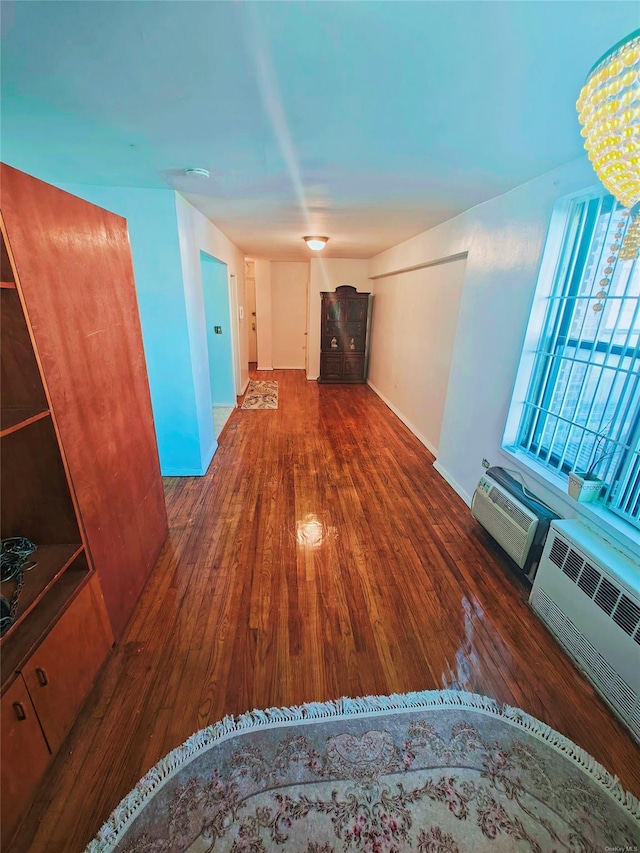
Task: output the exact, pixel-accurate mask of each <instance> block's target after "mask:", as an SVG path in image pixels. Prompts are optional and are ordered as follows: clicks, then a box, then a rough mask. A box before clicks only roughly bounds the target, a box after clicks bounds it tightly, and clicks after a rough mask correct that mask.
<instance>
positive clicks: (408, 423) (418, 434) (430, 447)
mask: <svg viewBox="0 0 640 853" xmlns="http://www.w3.org/2000/svg"><path fill="white" fill-rule="evenodd" d="M367 385H368V386H369V388H371V390H372V391H373V392H374V394H377V395H378V397H380V399H381V400H382V402H383V403H384V404H385V405H386V406H388V407H389V408H390V409H391V411H392V412H393V414H394V415H395V416H396V417H397V418H399V419H400V420H401V421H402V423H403V424H404V425H405V426H406V427H407V428H408V429H410V430H411V432H412V433H413V434H414V435H415V437H416V438H417V439H418V441H419V442H420V443H421V444H424V446H425V447H426V448H427V450H428V451H429V453H432V454H433V455H434V456H437V455H438V448H437V447H435V446H434V445H433V444H432V443H431V442H430V441H429V439H428V438H426V437H425V436H424V435H422V433H421V432H420V430H419V429H417V427H415V426H414V425H413V424H412V423H411V421H410V420H408V419H407V418H406V417H405V416H404V415H403V414H402V412H401V411H400V410H399V409H398V408H396V406H394V405H393V403H392V402H391V401H390V400H388V399H387V398H386V397H385V395H384V394H383V393H382V391H380V389H379V388H376V386H375V385H374V384H373V382H370V381H369V380H368V379H367Z"/></svg>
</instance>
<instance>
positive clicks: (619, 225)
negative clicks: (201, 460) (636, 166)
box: [517, 195, 640, 526]
mask: <svg viewBox="0 0 640 853" xmlns="http://www.w3.org/2000/svg"><path fill="white" fill-rule="evenodd" d="M627 223H628V214H627V212H626V211H625V210H624V209H623V208H621V207H620V206H619V205H618V204H617V202H616V201H615V199H614V198H613V197H612V196H610V195H600V196H593V195H590V196H585V197H583V198H579V199H574V200H573V201H572V202H571V205H570V207H569V211H568V217H567V220H566V226H565V231H564V239H563V241H562V247H561V251H560V256H559V260H558V263H557V265H556V274H555V280H554V283H553V287H552V288H551V291H550V293H549V294H548V296H546V297H545V298H544V302H545V310H544V320H543V322H542V325H541V329H540V336H539V340H538V345H537V347H536V349H535V352H534V353H533V360H532V365H533V367H532V371H531V378H530V382H529V388H528V392H527V395H526V398H525V401H524V404H523V408H522V416H521V419H520V426H519V429H518V436H517V446H518V449H519V450H521V451H524V452H525V453H526V454H527V455H528V456H530V457H532V458H534V459H535V460H536V461H537V462H538V463H539V464H542V465H543V466H545V467H546V468H548V469H551V470H552V471H554V472H555V473H558V474H568V473H569V472H570V471H572V470H576V471H586V470H588V469H589V467H590V466H591V465H593V464H594V463H595V468H594V471H593V473H594V474H596V475H597V476H598V477H600V478H601V479H602V480H603V481H604V483H605V486H604V489H603V494H602V496H601V500H604V502H605V503H606V505H607V506H608V508H609V509H611V510H612V511H614V512H616V513H619V514H620V515H622V516H623V517H624V518H625V519H627V520H628V521H630V522H632V523H634V524H636V525H638V526H640V270H639V269H638V264H637V261H634V260H621V259H620V258H619V254H618V253H619V249H620V245H621V241H622V240H623V239H624V235H625V231H626V227H627ZM529 355H531V354H529Z"/></svg>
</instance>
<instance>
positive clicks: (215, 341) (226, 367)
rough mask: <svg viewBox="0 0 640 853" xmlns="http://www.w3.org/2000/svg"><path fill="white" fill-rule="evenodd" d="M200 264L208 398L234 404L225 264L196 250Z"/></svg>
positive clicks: (227, 284) (216, 402) (219, 404)
mask: <svg viewBox="0 0 640 853" xmlns="http://www.w3.org/2000/svg"><path fill="white" fill-rule="evenodd" d="M200 266H201V270H202V293H203V295H204V313H205V322H206V326H207V348H208V351H209V380H210V383H211V402H212V404H213V405H214V406H235V405H236V391H235V386H234V382H233V351H232V348H231V315H230V312H229V280H228V270H227V265H226V264H223V263H222V262H221V261H217V260H215V259H214V258H212V257H210V256H209V255H206V254H205V253H204V252H200ZM216 326H217V327H218V328H219V329H220V334H216V332H215V328H216Z"/></svg>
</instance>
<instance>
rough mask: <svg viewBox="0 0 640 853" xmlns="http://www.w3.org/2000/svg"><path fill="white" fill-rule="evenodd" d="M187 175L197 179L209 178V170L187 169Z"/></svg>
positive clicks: (185, 171)
mask: <svg viewBox="0 0 640 853" xmlns="http://www.w3.org/2000/svg"><path fill="white" fill-rule="evenodd" d="M184 173H185V175H189V176H190V177H195V178H208V177H209V170H208V169H185V170H184Z"/></svg>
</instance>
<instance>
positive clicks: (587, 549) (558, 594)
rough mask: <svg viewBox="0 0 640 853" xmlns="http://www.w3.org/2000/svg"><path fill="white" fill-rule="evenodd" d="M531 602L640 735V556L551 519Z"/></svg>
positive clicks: (579, 526) (570, 523)
mask: <svg viewBox="0 0 640 853" xmlns="http://www.w3.org/2000/svg"><path fill="white" fill-rule="evenodd" d="M529 602H530V604H531V606H532V608H533V609H534V610H535V612H536V613H537V614H538V615H539V616H540V618H541V619H542V620H543V621H544V622H545V623H546V624H547V626H548V627H549V628H550V630H551V631H552V632H553V634H555V636H556V638H557V639H558V641H559V642H560V644H561V645H562V646H563V647H564V648H565V649H566V651H567V652H568V653H569V654H570V655H571V657H572V658H573V659H574V660H575V662H576V663H577V664H578V666H579V667H580V668H581V669H582V670H583V671H584V673H585V675H586V676H587V678H589V680H590V681H591V683H592V684H593V685H594V687H595V688H596V689H597V690H598V692H599V693H600V695H601V696H602V697H603V699H605V701H606V702H607V703H608V704H609V706H610V707H611V708H612V709H613V711H614V712H615V713H616V714H617V715H618V716H619V717H620V719H621V720H622V721H623V722H624V723H625V725H626V726H627V727H628V728H629V730H630V731H631V732H632V734H633V735H634V736H635V738H636V739H637V740H638V741H640V561H637V562H636V561H634V560H632V559H631V558H627V557H626V556H625V555H623V554H622V553H621V552H619V551H618V550H616V549H615V548H614V547H613V546H612V545H611V544H609V543H607V542H605V541H604V540H602V539H601V538H599V537H598V535H597V534H596V533H594V532H593V531H591V530H589V529H588V528H586V527H584V525H582V524H581V523H580V522H577V521H554V522H552V524H551V528H550V530H549V535H548V537H547V542H546V545H545V548H544V551H543V554H542V559H541V560H540V564H539V566H538V571H537V573H536V576H535V580H534V582H533V587H532V589H531V595H530V598H529Z"/></svg>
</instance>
